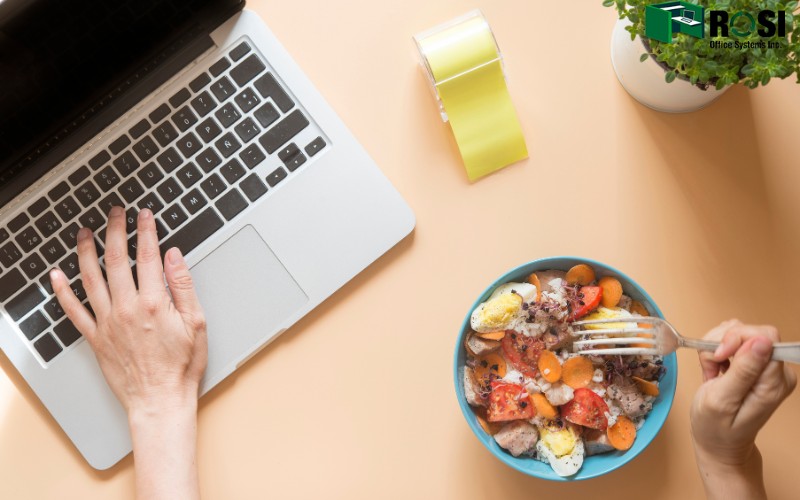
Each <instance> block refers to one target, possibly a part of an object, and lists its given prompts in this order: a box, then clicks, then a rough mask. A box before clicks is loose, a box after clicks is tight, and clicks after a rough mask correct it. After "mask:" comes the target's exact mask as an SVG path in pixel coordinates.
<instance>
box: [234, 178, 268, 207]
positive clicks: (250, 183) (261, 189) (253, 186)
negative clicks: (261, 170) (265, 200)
mask: <svg viewBox="0 0 800 500" xmlns="http://www.w3.org/2000/svg"><path fill="white" fill-rule="evenodd" d="M239 187H240V188H241V190H242V191H244V195H245V196H247V198H248V199H249V200H250V201H256V200H257V199H259V198H261V196H263V195H264V193H266V192H267V186H266V184H264V183H263V182H261V179H259V178H258V175H256V174H250V175H249V176H247V178H245V180H243V181H242V183H241V184H239Z"/></svg>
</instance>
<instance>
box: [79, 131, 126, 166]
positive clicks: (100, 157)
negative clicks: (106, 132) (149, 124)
mask: <svg viewBox="0 0 800 500" xmlns="http://www.w3.org/2000/svg"><path fill="white" fill-rule="evenodd" d="M117 141H121V142H120V144H125V142H126V141H127V144H125V145H124V146H122V148H124V147H125V146H127V145H128V144H130V141H129V140H128V138H127V137H125V136H122V137H120V138H119V139H117ZM112 145H113V144H112ZM122 148H120V150H119V151H122ZM119 151H115V152H114V154H117V153H119ZM110 160H111V155H110V154H108V151H100V152H99V153H97V154H96V155H95V156H94V158H92V159H91V160H89V166H90V167H92V170H97V169H98V168H100V167H102V166H103V165H105V164H106V163H108V162H109V161H110Z"/></svg>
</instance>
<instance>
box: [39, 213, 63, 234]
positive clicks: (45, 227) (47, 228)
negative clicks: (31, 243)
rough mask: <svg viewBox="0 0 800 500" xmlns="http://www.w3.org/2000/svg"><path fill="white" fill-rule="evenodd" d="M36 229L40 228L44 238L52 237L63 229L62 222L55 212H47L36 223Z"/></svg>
mask: <svg viewBox="0 0 800 500" xmlns="http://www.w3.org/2000/svg"><path fill="white" fill-rule="evenodd" d="M35 224H36V227H37V228H39V231H40V232H41V233H42V236H44V237H45V238H47V237H48V236H51V235H52V234H54V233H55V232H56V231H58V230H59V229H61V221H59V220H58V218H57V217H56V214H54V213H53V212H47V213H46V214H44V215H43V216H41V217H40V218H39V220H37V221H36V223H35Z"/></svg>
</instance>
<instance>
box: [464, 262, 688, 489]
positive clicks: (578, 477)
mask: <svg viewBox="0 0 800 500" xmlns="http://www.w3.org/2000/svg"><path fill="white" fill-rule="evenodd" d="M564 261H567V262H569V261H572V262H573V264H572V265H576V264H580V263H583V264H589V265H591V266H593V268H595V269H596V268H600V269H602V270H603V271H604V272H603V275H611V276H615V277H617V278H619V279H620V280H621V281H622V282H623V289H624V288H626V285H627V287H629V288H633V289H634V290H635V291H636V292H637V293H638V294H639V295H641V297H642V298H643V299H644V300H645V301H646V302H647V305H649V306H650V307H651V308H652V312H653V313H655V315H656V316H657V317H659V318H664V314H663V313H662V312H661V309H660V308H659V307H658V305H657V304H656V303H655V301H654V300H653V298H652V297H651V296H650V294H648V293H647V291H646V290H645V289H644V288H643V287H642V286H641V285H639V284H638V283H637V282H636V281H634V280H633V279H632V278H631V277H630V276H628V275H627V274H625V273H623V272H621V271H620V270H619V269H617V268H615V267H613V266H610V265H608V264H605V263H603V262H600V261H597V260H594V259H589V258H586V257H578V256H572V255H565V256H553V257H543V258H540V259H534V260H531V261H528V262H526V263H524V264H520V265H518V266H516V267H514V268H512V269H509V270H508V271H507V272H505V273H503V274H502V275H501V276H500V277H499V278H497V279H495V280H494V281H493V282H492V283H491V284H490V285H489V286H488V287H486V288H485V289H484V290H483V292H481V294H480V295H479V296H478V298H477V299H476V300H475V302H474V303H473V304H472V306H471V307H470V309H469V310H468V311H467V314H466V317H465V319H464V321H463V322H462V324H461V329H460V331H459V333H458V336H457V340H456V349H455V355H454V357H453V380H454V382H455V390H456V399H457V400H458V404H459V407H460V408H461V413H462V414H463V416H464V419H465V420H466V421H467V425H469V427H470V429H471V430H472V433H473V434H474V435H475V436H476V437H477V438H478V441H479V442H480V443H481V444H482V445H483V447H484V448H486V449H487V450H488V451H489V452H490V453H491V454H492V455H494V456H495V458H497V459H499V460H500V461H501V462H503V463H504V464H506V465H507V466H509V467H511V468H513V469H515V470H517V471H519V472H522V473H523V474H526V475H528V476H531V477H535V478H538V479H546V480H549V481H557V482H569V481H582V480H586V479H592V478H596V477H600V476H603V475H605V474H608V473H609V472H612V471H614V470H617V469H619V468H620V467H622V466H624V465H625V464H627V463H628V462H630V461H631V460H633V459H634V458H636V457H637V456H638V455H639V454H640V453H641V452H642V451H644V450H645V449H646V448H647V447H648V446H649V445H650V443H651V442H652V441H653V440H654V439H655V437H656V436H657V435H658V433H659V432H661V429H662V428H663V426H664V423H665V422H666V420H667V418H668V416H669V413H670V411H671V410H672V404H673V401H674V399H675V390H676V385H677V378H678V364H677V356H676V355H675V353H672V354H669V355H667V356H664V365H665V366H666V365H669V366H667V368H668V370H669V373H671V374H672V375H671V376H669V377H668V382H669V383H668V384H667V385H666V386H665V387H664V388H665V389H667V391H662V393H661V394H665V393H668V394H669V397H665V398H664V399H663V400H661V401H658V403H659V405H661V407H662V408H663V409H664V416H663V419H662V420H661V421H660V422H657V425H658V428H657V429H656V430H655V432H653V433H652V435H647V436H642V437H641V441H640V442H638V443H636V445H635V448H636V451H635V452H633V453H631V452H632V451H634V448H632V449H631V450H627V451H626V452H624V453H623V454H620V455H612V456H613V457H615V458H617V459H618V460H617V461H615V463H614V464H612V465H610V466H609V467H607V468H606V469H605V470H602V471H597V472H590V473H586V474H583V475H582V474H581V473H582V472H583V471H584V467H583V466H582V467H581V470H579V471H578V472H577V473H576V474H574V475H573V476H568V477H562V476H558V475H557V474H555V473H554V472H552V469H551V473H552V474H551V475H541V474H538V473H536V471H531V470H529V469H525V468H523V467H521V466H520V465H518V464H517V463H516V462H515V460H518V457H513V456H512V455H510V454H508V453H507V452H505V451H498V450H495V449H493V448H491V447H489V446H488V445H487V444H486V443H485V442H484V439H485V437H486V435H487V434H486V432H485V431H484V430H483V428H481V427H480V424H479V423H478V422H477V418H476V415H475V412H474V411H473V410H472V407H471V406H469V404H468V403H467V402H466V399H465V397H464V396H463V394H462V390H461V387H460V386H459V380H460V369H461V367H462V365H461V364H460V363H459V354H460V353H461V352H462V351H463V350H464V347H463V345H464V339H465V335H466V332H467V330H468V329H469V328H470V317H471V315H472V311H474V310H475V308H476V307H478V305H479V304H480V303H481V302H484V301H485V300H486V299H487V298H488V296H489V295H490V294H491V293H492V292H493V291H494V290H495V289H496V288H497V287H498V286H500V285H502V284H504V283H508V282H509V281H510V280H512V279H515V278H519V277H520V276H522V274H524V273H523V270H525V272H535V271H536V270H537V269H538V270H549V269H558V270H564V271H566V270H567V269H561V267H563V266H564V265H565V264H564ZM551 263H552V264H551ZM556 263H557V264H556ZM534 267H535V268H536V269H531V268H534ZM464 357H465V359H466V355H465V356H464ZM659 386H660V385H659ZM654 407H655V406H654ZM646 424H647V421H646V422H645V425H646ZM489 437H490V438H491V436H489ZM639 439H640V438H638V437H637V441H639ZM609 453H613V452H609ZM609 453H606V454H600V455H597V456H598V457H603V456H609ZM586 458H591V457H586ZM528 459H529V460H536V459H534V458H528ZM542 464H543V465H546V466H548V467H549V465H547V464H544V463H542ZM584 465H585V464H584Z"/></svg>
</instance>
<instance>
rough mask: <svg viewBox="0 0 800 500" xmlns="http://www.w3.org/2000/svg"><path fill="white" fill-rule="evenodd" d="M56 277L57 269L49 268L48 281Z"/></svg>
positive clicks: (54, 279)
mask: <svg viewBox="0 0 800 500" xmlns="http://www.w3.org/2000/svg"><path fill="white" fill-rule="evenodd" d="M57 279H58V271H57V270H56V269H51V270H50V282H51V283H52V282H53V281H56V280H57Z"/></svg>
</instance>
